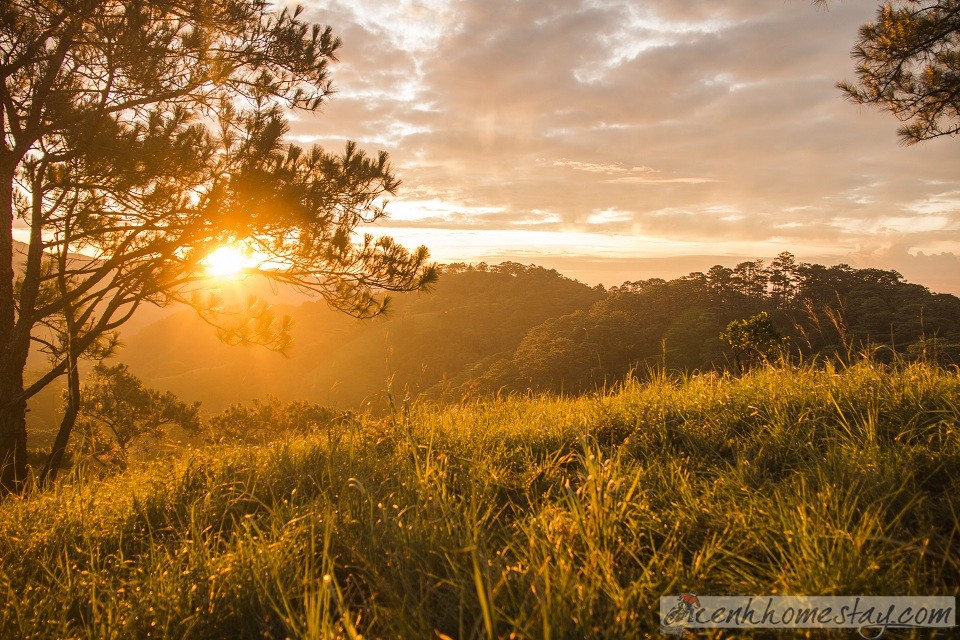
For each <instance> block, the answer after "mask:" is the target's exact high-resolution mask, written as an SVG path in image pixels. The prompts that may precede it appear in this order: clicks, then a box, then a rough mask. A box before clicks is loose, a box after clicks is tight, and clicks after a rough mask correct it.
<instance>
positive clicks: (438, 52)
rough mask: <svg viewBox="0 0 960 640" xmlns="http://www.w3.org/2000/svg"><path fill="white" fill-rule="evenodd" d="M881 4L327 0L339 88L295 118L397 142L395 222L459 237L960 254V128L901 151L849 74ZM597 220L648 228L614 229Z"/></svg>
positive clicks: (324, 136) (310, 136) (307, 131)
mask: <svg viewBox="0 0 960 640" xmlns="http://www.w3.org/2000/svg"><path fill="white" fill-rule="evenodd" d="M875 9H876V3H874V2H869V3H836V4H831V9H830V11H823V10H820V9H818V8H816V7H813V6H812V5H811V3H809V2H805V1H800V2H787V3H785V2H783V1H782V0H731V1H729V2H723V3H704V2H700V1H698V0H649V1H647V2H643V3H639V2H636V1H635V0H555V1H554V2H515V1H514V0H371V1H370V2H363V3H356V2H353V1H352V0H311V1H310V2H309V8H308V11H309V16H310V18H311V19H316V20H318V21H320V22H324V23H329V24H331V25H332V26H333V27H334V30H335V31H336V33H337V34H338V35H340V36H342V38H343V40H344V45H343V49H342V51H341V53H340V58H341V60H342V62H341V64H340V65H338V66H336V67H334V80H335V83H336V85H337V86H338V88H339V94H338V95H336V96H335V97H334V99H333V100H332V101H330V102H329V103H328V104H327V105H326V106H325V108H324V112H323V114H321V116H320V117H316V118H313V117H303V118H301V119H299V120H297V121H296V122H295V123H294V127H293V133H294V134H295V135H296V136H299V137H300V139H301V140H303V141H304V142H305V143H313V142H318V143H320V144H323V145H324V146H330V147H339V146H340V145H342V144H343V141H344V140H346V139H355V140H358V141H359V142H360V143H361V144H362V145H363V146H364V147H367V148H369V149H371V150H374V149H377V148H381V149H386V150H387V151H389V152H390V153H391V157H392V160H393V162H394V165H395V167H396V169H397V172H398V174H399V175H400V177H401V178H402V179H403V183H404V184H403V187H402V190H401V192H400V194H399V197H398V199H397V201H396V202H394V203H393V204H392V205H391V207H393V208H396V215H395V218H396V223H397V224H398V225H401V226H402V227H403V228H405V229H411V230H412V229H415V228H416V227H417V225H421V227H422V228H423V229H429V230H430V234H431V236H430V237H431V238H434V239H435V241H436V242H440V243H443V242H444V241H443V240H442V233H441V232H442V231H443V230H444V229H448V230H451V233H452V232H453V230H457V229H459V230H462V231H464V232H466V231H467V230H470V233H472V234H473V235H472V236H471V237H472V238H473V239H474V241H475V242H477V243H483V242H494V240H493V238H497V240H496V242H501V243H502V238H503V234H509V233H520V232H521V231H523V230H530V231H532V230H533V229H534V228H540V229H541V230H542V229H544V228H549V229H550V230H551V231H550V232H551V233H555V234H563V233H567V234H574V235H571V236H570V238H576V239H577V241H578V242H581V243H582V242H593V241H596V242H597V245H596V247H595V248H592V247H591V246H590V245H589V244H584V245H582V246H580V249H582V252H581V253H582V254H583V255H591V251H595V252H596V253H597V254H598V255H599V254H601V253H603V254H604V255H608V256H609V253H610V252H615V251H617V250H618V249H616V247H622V251H623V252H624V253H623V256H624V260H625V262H624V264H627V263H628V262H627V261H626V257H625V256H628V255H634V254H631V253H630V252H637V251H639V252H641V253H642V252H644V251H654V250H655V251H661V249H662V248H663V247H664V246H670V243H673V245H672V246H674V247H675V249H676V251H677V252H678V253H681V252H683V251H687V252H690V251H700V249H697V248H696V247H699V246H701V245H700V244H696V246H693V245H691V244H690V243H703V249H702V252H701V253H703V252H710V251H717V252H720V251H721V250H722V251H728V250H732V247H739V248H740V249H741V250H744V251H745V250H747V248H748V247H767V246H769V247H772V248H777V249H792V250H794V251H795V252H797V253H798V254H799V253H800V250H802V251H807V252H814V253H815V252H816V251H820V253H821V254H824V255H848V256H852V255H853V254H854V253H855V252H857V251H858V250H859V248H860V247H866V246H880V245H884V246H886V245H890V246H893V245H896V246H898V247H904V251H905V252H907V253H906V254H905V255H917V253H916V252H917V251H921V250H922V251H934V250H935V251H937V252H951V251H952V252H956V253H960V237H958V234H957V231H956V229H957V228H958V224H960V188H958V182H957V176H956V170H955V167H956V144H957V142H956V140H937V141H931V142H928V143H924V144H922V145H917V146H914V147H910V148H902V147H900V146H898V141H897V137H896V133H895V132H896V128H897V126H898V123H897V122H896V120H895V119H894V118H893V117H891V116H890V115H888V114H885V113H880V112H878V111H876V110H874V109H869V108H862V107H856V106H853V105H851V104H849V103H848V102H845V101H844V100H843V98H842V96H841V95H840V93H839V92H838V90H837V89H836V88H835V86H834V85H835V83H836V82H837V81H838V80H841V79H844V78H846V79H851V78H852V77H853V62H852V61H851V59H850V56H849V52H850V49H851V47H852V45H853V43H854V41H855V39H856V34H857V29H858V27H859V26H860V25H861V24H863V23H864V22H866V21H868V20H871V19H872V18H873V15H874V12H875ZM423 202H434V205H431V206H432V208H430V207H427V208H426V209H424V208H423V204H422V203H423ZM438 202H439V203H447V205H443V206H440V205H438V204H436V203H438ZM448 205H449V206H448ZM417 207H421V209H417ZM413 211H419V213H411V212H413ZM545 212H548V213H545ZM598 212H617V213H605V214H602V215H601V214H599V213H598ZM623 212H629V215H627V214H626V213H623ZM391 224H392V223H391ZM478 230H485V231H487V232H489V234H487V235H484V234H478V233H476V232H477V231H478ZM599 230H602V231H603V233H604V234H609V233H619V234H624V235H630V234H642V238H643V240H644V241H643V242H640V241H637V242H633V241H631V242H627V243H623V244H616V245H610V244H609V243H607V242H606V241H605V240H602V239H600V236H599V235H598V234H597V233H595V232H597V231H599ZM578 233H580V234H584V233H585V234H587V235H585V236H577V235H575V234H578ZM437 234H440V235H437ZM521 235H522V234H521ZM934 236H936V237H934ZM452 237H453V236H451V238H452ZM518 237H520V236H518ZM524 237H525V236H524ZM549 237H550V238H554V236H549ZM637 237H641V236H637ZM651 238H655V239H656V240H657V241H656V242H655V243H654V242H652V240H651ZM528 239H529V238H528ZM711 240H713V241H714V242H710V241H711ZM553 242H554V241H553V240H551V243H553ZM464 243H466V240H465V239H464V238H462V237H461V238H460V239H459V240H458V241H457V242H456V243H454V242H452V241H451V243H448V244H450V246H457V247H461V248H463V247H465V244H464ZM758 243H759V244H758ZM560 244H561V245H562V244H563V243H560ZM503 246H509V247H514V249H511V250H519V249H515V247H516V246H518V245H517V244H516V243H512V242H509V243H506V244H505V245H503ZM551 246H553V245H552V244H551ZM563 246H565V245H563ZM650 247H655V249H651V248H650ZM495 250H496V251H499V249H497V248H496V247H494V246H479V245H478V246H476V247H472V248H470V249H466V248H463V251H464V254H465V255H466V254H467V253H469V254H471V255H488V254H491V253H492V252H494V251H495ZM911 251H912V252H913V253H910V252H911ZM778 252H779V251H778V250H777V251H771V252H770V254H771V255H776V253H778ZM897 256H901V254H897ZM742 257H744V258H749V257H752V256H750V255H744V256H742ZM901 257H902V256H901ZM898 259H900V258H899V257H898ZM924 273H926V272H924ZM956 278H958V279H960V275H957V276H956Z"/></svg>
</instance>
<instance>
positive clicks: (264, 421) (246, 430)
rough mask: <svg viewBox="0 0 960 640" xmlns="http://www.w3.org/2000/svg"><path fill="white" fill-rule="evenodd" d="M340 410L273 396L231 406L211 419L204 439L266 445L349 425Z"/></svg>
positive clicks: (348, 415)
mask: <svg viewBox="0 0 960 640" xmlns="http://www.w3.org/2000/svg"><path fill="white" fill-rule="evenodd" d="M352 419H353V416H352V415H351V414H350V413H346V412H343V411H334V410H333V409H330V408H329V407H324V406H322V405H319V404H314V403H311V402H306V401H303V400H298V401H294V402H290V403H287V404H284V403H282V402H281V401H280V400H279V399H277V398H275V397H272V396H270V397H268V398H267V399H266V400H265V401H263V400H260V399H256V400H254V401H253V404H252V405H249V406H248V405H244V404H235V405H233V406H231V407H229V408H227V409H226V410H224V411H222V412H220V413H218V414H216V415H215V416H213V417H211V418H210V419H209V420H208V421H207V424H206V436H207V439H208V440H210V441H211V442H245V443H261V444H262V443H266V442H270V441H272V440H277V439H279V438H284V437H287V438H289V437H291V436H293V435H304V434H307V433H311V432H314V431H319V430H321V429H322V430H329V429H332V428H333V427H335V426H337V425H343V424H347V423H349V422H351V420H352Z"/></svg>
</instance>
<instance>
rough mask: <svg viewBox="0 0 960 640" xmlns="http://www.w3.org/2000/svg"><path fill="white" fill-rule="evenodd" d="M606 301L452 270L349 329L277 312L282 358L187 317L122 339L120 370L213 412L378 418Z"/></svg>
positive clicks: (307, 314) (322, 317) (503, 272)
mask: <svg viewBox="0 0 960 640" xmlns="http://www.w3.org/2000/svg"><path fill="white" fill-rule="evenodd" d="M603 295H604V294H603V292H602V291H599V290H596V289H592V288H590V287H588V286H587V285H584V284H582V283H580V282H576V281H574V280H570V279H568V278H565V277H563V276H561V275H560V274H559V273H557V272H556V271H553V270H548V269H542V268H539V267H526V266H522V265H519V264H515V263H505V264H502V265H498V266H493V267H486V266H480V267H467V266H465V265H450V266H447V267H445V269H444V273H443V275H442V277H441V278H440V280H439V282H438V283H437V284H436V285H435V286H434V287H433V288H432V289H431V290H430V291H429V292H425V293H414V294H405V295H398V296H396V298H395V299H394V300H393V301H392V304H391V307H390V311H389V312H388V313H387V315H386V316H385V317H383V318H380V319H376V320H372V321H359V320H354V319H352V318H350V317H348V316H345V315H344V314H342V313H339V312H336V311H332V310H330V309H329V308H327V307H326V305H325V304H323V303H321V302H308V303H304V304H301V305H299V306H295V307H294V306H286V307H282V308H278V309H277V310H276V311H277V312H278V313H286V314H288V315H290V317H291V318H292V319H293V321H294V326H293V338H294V344H293V347H292V348H291V349H290V350H289V352H288V353H287V354H286V355H282V354H278V353H272V352H268V351H266V350H264V349H262V348H257V347H249V348H245V347H232V346H228V345H224V344H221V343H219V342H218V341H217V339H216V337H215V335H214V333H213V331H212V330H211V329H210V328H209V327H207V326H205V325H204V324H203V323H202V322H201V321H199V320H198V319H197V318H196V316H195V314H193V313H192V312H190V311H187V310H185V311H182V312H178V313H176V314H174V315H172V316H170V317H168V318H165V319H163V320H161V321H159V322H156V323H154V324H153V325H151V326H149V327H146V328H144V329H143V330H141V331H139V332H137V333H135V334H133V335H130V336H126V337H125V338H124V342H125V345H126V346H125V348H124V349H123V351H122V352H121V353H120V356H119V359H120V360H121V361H122V362H124V363H127V364H128V365H129V366H130V368H131V370H132V371H133V372H135V373H136V374H137V375H138V376H140V377H142V378H143V379H144V380H145V381H147V382H149V384H151V385H152V386H155V387H159V388H163V389H169V390H171V391H174V392H175V393H177V394H178V395H180V396H182V397H183V398H185V399H189V400H203V402H204V407H205V408H207V409H208V410H219V409H221V408H223V407H224V406H225V405H227V404H230V403H234V402H239V401H247V400H250V399H252V398H255V397H264V396H265V395H268V394H272V395H276V396H278V397H280V398H282V399H291V400H292V399H310V400H313V401H316V402H323V403H327V404H331V405H334V406H337V407H341V408H356V407H358V406H359V405H361V404H362V403H366V402H371V403H373V404H374V405H375V406H383V405H384V404H385V402H386V398H385V393H384V392H385V390H386V389H387V388H388V387H389V388H391V389H392V390H393V391H394V392H395V394H397V395H399V396H403V395H406V394H410V395H416V394H418V393H420V392H421V391H424V390H426V389H429V388H431V387H438V388H439V387H443V386H444V385H446V384H447V382H446V381H447V380H449V379H450V378H454V377H456V376H458V375H460V374H461V373H462V372H463V371H464V370H467V369H468V368H469V367H472V366H474V365H476V363H478V362H482V361H484V360H485V359H489V358H491V357H508V356H509V355H510V354H512V353H513V352H514V350H515V349H516V348H517V346H518V345H519V344H520V342H521V340H522V339H523V338H524V336H525V335H526V334H527V333H528V332H529V331H530V330H531V329H532V328H533V327H535V326H537V325H539V324H541V323H542V322H544V321H545V320H547V319H549V318H555V317H560V316H564V315H566V314H569V313H572V312H574V311H577V310H584V309H588V308H590V306H591V305H592V304H594V303H595V302H597V301H598V300H600V299H601V298H602V297H603Z"/></svg>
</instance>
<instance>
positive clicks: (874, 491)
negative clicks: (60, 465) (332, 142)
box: [0, 364, 960, 639]
mask: <svg viewBox="0 0 960 640" xmlns="http://www.w3.org/2000/svg"><path fill="white" fill-rule="evenodd" d="M958 585H960V378H958V376H957V373H956V371H947V370H943V369H935V368H931V367H928V366H924V365H911V366H903V367H901V368H896V369H886V368H882V367H880V366H877V365H870V364H862V365H858V366H854V367H851V368H849V369H846V370H843V371H835V370H833V369H830V368H827V369H821V370H815V369H812V368H804V369H799V370H774V369H769V370H763V371H758V372H755V373H753V374H750V375H748V376H746V377H743V378H740V379H737V378H726V377H718V376H703V377H696V378H690V379H686V380H679V381H673V380H668V379H659V380H655V381H653V382H650V383H645V384H639V383H627V384H625V385H624V386H623V387H622V388H620V389H618V390H615V391H611V392H609V393H605V394H599V395H594V396H591V397H582V398H578V399H558V398H552V397H532V398H524V397H513V398H509V399H501V400H492V401H488V402H483V403H478V404H470V405H463V406H457V407H452V408H446V409H440V408H431V407H412V408H410V407H404V406H401V407H398V408H397V410H396V411H395V412H394V414H393V416H392V417H391V418H390V419H387V420H383V421H377V422H373V421H369V422H366V423H364V424H361V425H355V426H352V427H343V428H342V430H339V431H336V432H330V433H322V434H317V435H315V436H312V437H310V438H306V439H302V440H297V441H294V442H289V443H282V444H276V445H273V446H268V447H261V448H210V449H203V450H197V451H193V452H189V453H186V454H184V455H183V456H182V458H179V459H176V460H171V461H162V462H157V463H154V464H152V465H149V466H146V467H144V468H142V469H139V470H132V471H129V472H127V473H126V474H124V475H122V476H118V477H114V478H108V479H104V480H100V481H93V480H88V481H77V482H75V483H74V484H72V485H64V486H61V487H59V488H57V489H56V490H55V491H53V492H49V493H47V494H43V495H35V496H32V497H29V498H27V499H24V500H22V501H8V502H6V503H4V504H2V505H0V589H2V590H3V593H4V598H5V600H6V606H4V607H3V608H2V609H0V637H3V638H278V639H279V638H287V637H289V638H320V637H356V635H357V634H362V635H363V636H364V637H367V638H381V637H391V638H392V637H401V638H431V637H434V638H436V637H447V636H449V637H453V638H493V637H518V638H581V637H617V638H638V637H644V636H645V635H647V634H656V633H657V629H658V622H657V619H656V617H655V608H656V606H657V599H658V598H659V596H660V595H664V594H669V593H679V592H681V591H684V590H696V591H698V592H699V593H701V594H734V593H742V594H772V593H777V594H957V593H958ZM511 633H513V634H515V635H511ZM438 634H445V635H438ZM843 634H844V637H849V632H847V631H844V632H843ZM887 636H888V637H897V636H895V635H894V634H893V632H892V631H889V632H888V634H887ZM923 637H928V636H927V635H926V634H924V635H923Z"/></svg>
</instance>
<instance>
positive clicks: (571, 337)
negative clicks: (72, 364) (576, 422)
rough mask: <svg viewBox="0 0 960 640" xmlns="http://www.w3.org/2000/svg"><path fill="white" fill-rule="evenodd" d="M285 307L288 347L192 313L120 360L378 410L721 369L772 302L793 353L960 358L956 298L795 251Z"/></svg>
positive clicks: (206, 393)
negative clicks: (358, 312)
mask: <svg viewBox="0 0 960 640" xmlns="http://www.w3.org/2000/svg"><path fill="white" fill-rule="evenodd" d="M285 300H286V301H287V302H288V303H289V301H290V298H289V297H287V298H285ZM276 311H277V313H280V314H284V313H285V314H289V315H290V316H291V317H292V318H293V320H294V323H295V324H294V327H293V337H294V344H293V346H292V347H291V349H290V350H289V352H288V353H287V354H286V355H282V354H278V353H273V352H270V351H267V350H265V349H263V348H259V347H235V346H228V345H225V344H221V343H220V342H219V341H218V340H217V338H216V336H215V334H214V332H213V330H212V329H211V328H210V327H208V326H206V325H205V324H204V323H203V322H202V321H200V320H198V319H197V318H196V316H195V314H193V312H191V311H189V310H183V311H179V312H176V313H173V314H172V315H169V316H167V317H165V318H163V319H161V320H158V321H156V322H153V323H152V324H150V325H147V326H142V325H141V328H138V330H137V331H135V332H133V333H130V334H128V335H124V336H122V338H123V342H124V345H125V346H124V348H123V349H122V350H121V352H120V354H119V357H118V359H119V361H121V362H124V363H126V364H128V365H129V366H130V369H131V371H132V372H133V373H135V374H136V375H137V376H139V377H141V378H143V380H144V381H145V382H146V383H147V384H149V385H150V386H153V387H156V388H159V389H163V390H170V391H173V392H174V393H176V394H177V395H179V396H181V397H182V398H183V399H185V400H189V401H194V400H202V401H203V405H204V409H205V410H206V411H208V412H215V411H219V410H221V409H223V408H225V407H226V406H228V405H230V404H233V403H237V402H249V401H251V400H252V399H253V398H263V397H265V396H266V395H275V396H277V397H279V398H281V399H283V400H295V399H303V400H309V401H312V402H319V403H323V404H326V405H330V406H333V407H336V408H341V409H358V408H363V407H366V406H369V407H371V408H373V409H374V410H377V409H380V408H383V407H385V406H386V404H387V402H388V400H387V396H386V390H387V389H388V388H389V389H391V390H392V392H393V393H394V395H395V396H396V397H398V398H402V397H406V396H410V397H416V396H418V395H420V394H424V395H426V396H427V397H430V398H435V399H446V400H457V399H459V398H461V397H464V396H468V397H470V396H475V395H478V394H479V395H482V394H487V393H496V392H498V391H505V392H509V391H523V390H526V389H528V388H532V389H535V390H549V391H566V392H581V391H586V390H591V389H594V388H596V387H598V386H602V385H604V384H605V383H610V382H613V381H616V380H619V379H622V377H623V376H624V375H626V374H627V373H628V372H629V371H630V370H633V369H635V370H638V371H640V372H641V373H643V372H644V371H646V370H647V368H648V367H650V366H661V365H662V364H663V363H665V364H666V367H667V368H668V369H673V370H683V371H691V370H701V371H703V370H711V369H714V368H721V369H722V368H727V367H730V366H731V357H732V354H731V352H730V351H729V349H728V348H727V347H726V346H725V345H724V343H723V342H722V341H721V340H720V337H719V336H720V333H721V332H722V331H723V329H724V328H725V327H726V326H727V324H728V323H730V322H731V321H732V320H737V319H742V318H749V317H751V316H753V315H754V314H757V313H759V312H762V311H766V312H768V313H769V314H770V317H771V319H772V320H773V322H774V323H775V325H776V327H777V328H778V330H779V331H780V332H781V333H782V334H783V335H785V336H788V337H789V340H790V351H791V353H792V354H793V357H794V358H797V357H800V356H801V355H802V357H804V358H807V359H809V358H812V357H815V356H816V357H823V356H829V355H833V354H840V355H846V353H847V352H848V351H857V350H861V349H864V348H872V349H874V350H876V349H877V348H878V347H882V348H880V350H879V352H877V353H876V354H875V355H876V357H879V358H888V357H889V356H890V354H891V351H890V350H889V349H886V347H893V348H894V349H896V351H897V352H899V353H901V354H902V355H906V356H909V355H911V354H916V353H917V352H918V350H919V349H920V341H921V338H923V339H924V342H923V347H924V348H926V350H927V354H926V355H927V356H928V357H930V356H934V355H935V356H936V357H938V358H940V359H941V360H942V361H945V362H953V361H957V358H958V355H960V354H958V346H957V345H958V344H960V299H958V298H957V297H955V296H952V295H947V294H935V293H931V292H930V291H928V290H927V289H926V288H925V287H923V286H921V285H917V284H910V283H907V282H904V281H903V278H902V277H901V276H900V275H899V274H898V273H896V272H893V271H882V270H876V269H853V268H851V267H849V266H846V265H837V266H831V267H825V266H822V265H817V264H806V263H798V262H796V261H795V260H794V259H793V257H792V256H791V255H789V254H782V255H781V256H780V257H778V258H777V259H776V260H773V261H771V262H770V263H769V264H764V263H763V262H762V261H759V260H758V261H752V262H744V263H741V264H739V265H736V266H734V267H725V266H720V265H718V266H715V267H713V268H711V269H710V270H708V271H707V272H706V273H700V272H696V273H691V274H689V275H687V276H684V277H682V278H677V279H675V280H670V281H665V280H660V279H650V280H639V281H633V282H625V283H623V284H622V285H621V286H618V287H614V288H612V289H610V290H608V291H604V290H603V289H602V288H593V287H589V286H587V285H585V284H583V283H580V282H577V281H575V280H571V279H569V278H565V277H564V276H562V275H560V274H559V273H557V272H556V271H553V270H548V269H543V268H540V267H535V266H523V265H519V264H516V263H504V264H501V265H495V266H487V265H478V266H467V265H462V264H460V265H448V266H446V267H444V268H443V273H442V275H441V277H440V280H439V281H438V282H437V284H436V285H435V286H434V287H433V288H432V290H430V291H428V292H424V293H414V294H403V295H398V296H397V297H396V298H395V299H394V300H393V304H392V307H391V310H390V312H389V313H388V314H387V315H386V317H384V318H381V319H377V320H373V321H358V320H354V319H352V318H349V317H347V316H345V315H343V314H342V313H338V312H335V311H332V310H330V309H328V308H327V307H326V306H325V305H324V304H323V303H319V302H307V303H301V304H299V305H294V304H286V305H285V306H278V307H277V309H276ZM48 395H49V394H48ZM46 402H47V404H48V405H49V406H45V407H38V411H37V415H36V416H35V417H37V418H40V417H41V416H43V415H46V413H49V414H50V415H51V416H52V409H53V408H54V407H53V404H54V402H55V399H53V397H52V396H51V397H50V398H47V400H46ZM367 403H370V404H369V405H367Z"/></svg>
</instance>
